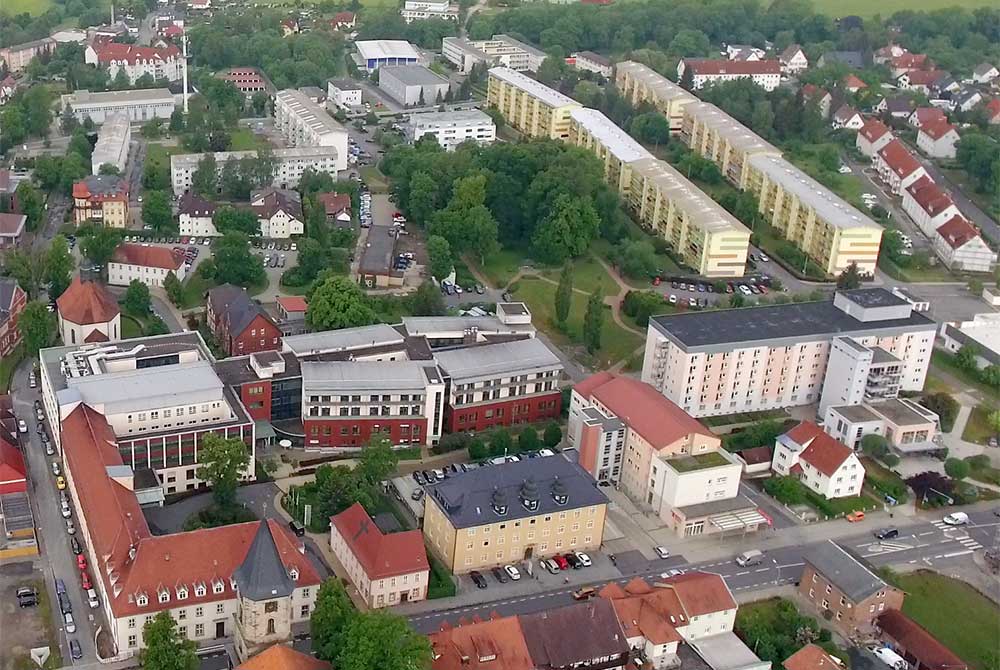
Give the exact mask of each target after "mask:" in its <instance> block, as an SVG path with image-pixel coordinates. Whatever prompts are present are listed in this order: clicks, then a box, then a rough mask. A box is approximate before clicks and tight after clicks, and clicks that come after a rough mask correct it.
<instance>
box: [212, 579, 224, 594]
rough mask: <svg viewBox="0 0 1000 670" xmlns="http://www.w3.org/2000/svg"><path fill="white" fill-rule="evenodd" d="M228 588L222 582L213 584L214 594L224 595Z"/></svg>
mask: <svg viewBox="0 0 1000 670" xmlns="http://www.w3.org/2000/svg"><path fill="white" fill-rule="evenodd" d="M225 588H226V585H225V584H223V583H222V582H221V581H218V582H214V583H213V584H212V593H222V592H223V591H224V590H225Z"/></svg>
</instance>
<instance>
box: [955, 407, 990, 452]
mask: <svg viewBox="0 0 1000 670" xmlns="http://www.w3.org/2000/svg"><path fill="white" fill-rule="evenodd" d="M996 409H997V408H996V407H991V406H989V405H976V406H975V407H973V408H972V413H971V414H969V422H968V423H966V424H965V430H963V431H962V439H963V440H965V441H966V442H975V443H976V444H986V442H987V441H988V440H989V439H990V438H991V437H995V436H996V431H995V430H993V429H992V428H990V425H989V422H988V421H987V417H988V416H989V415H990V412H994V411H996Z"/></svg>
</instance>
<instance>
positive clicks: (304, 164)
mask: <svg viewBox="0 0 1000 670" xmlns="http://www.w3.org/2000/svg"><path fill="white" fill-rule="evenodd" d="M256 155H257V152H255V151H222V152H217V153H216V154H215V162H216V166H217V169H218V171H219V173H220V174H221V172H222V166H223V165H224V164H225V163H226V161H230V160H239V159H240V158H244V157H255V156H256ZM273 155H274V161H275V165H276V167H275V171H274V179H273V180H272V181H271V185H272V186H274V187H275V188H294V187H295V186H296V185H297V184H298V183H299V178H300V177H301V176H302V173H303V172H305V171H306V170H307V169H309V168H311V169H312V170H314V171H315V172H322V173H325V174H329V175H330V176H332V177H333V178H334V179H336V178H337V172H338V171H340V170H346V169H347V154H346V152H345V153H340V152H339V151H338V150H337V148H336V147H328V146H327V147H302V148H296V149H275V150H274V152H273ZM202 156H204V154H175V155H173V156H171V157H170V182H171V186H172V188H173V191H174V195H177V196H180V195H183V194H184V193H185V192H187V191H188V190H190V188H191V179H192V177H193V176H194V173H195V171H196V170H197V169H198V162H199V161H200V160H201V158H202ZM341 164H342V165H343V167H340V166H341Z"/></svg>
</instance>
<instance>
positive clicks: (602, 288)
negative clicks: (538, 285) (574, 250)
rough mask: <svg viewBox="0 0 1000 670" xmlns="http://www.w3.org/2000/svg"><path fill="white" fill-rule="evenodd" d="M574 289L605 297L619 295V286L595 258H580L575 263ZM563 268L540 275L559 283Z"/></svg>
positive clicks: (543, 272)
mask: <svg viewBox="0 0 1000 670" xmlns="http://www.w3.org/2000/svg"><path fill="white" fill-rule="evenodd" d="M572 266H573V288H574V289H579V290H581V291H585V292H586V293H588V294H590V293H593V292H594V291H598V292H599V293H600V294H601V295H603V296H609V295H618V284H616V283H615V280H614V279H612V278H611V277H609V276H608V271H607V270H605V269H604V266H603V265H601V264H600V263H599V262H598V261H597V259H596V258H594V256H592V255H591V256H587V257H586V258H578V259H576V260H574V261H573V263H572ZM561 273H562V268H552V269H551V270H543V271H542V272H541V273H540V274H541V275H542V276H543V277H546V278H548V279H551V280H552V281H555V282H558V281H559V275H560V274H561Z"/></svg>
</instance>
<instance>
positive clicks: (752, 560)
mask: <svg viewBox="0 0 1000 670" xmlns="http://www.w3.org/2000/svg"><path fill="white" fill-rule="evenodd" d="M763 562H764V552H762V551H760V550H759V549H751V550H749V551H744V552H743V553H742V554H740V555H738V556H737V557H736V565H738V566H740V567H741V568H746V567H749V566H751V565H760V564H761V563H763Z"/></svg>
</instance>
